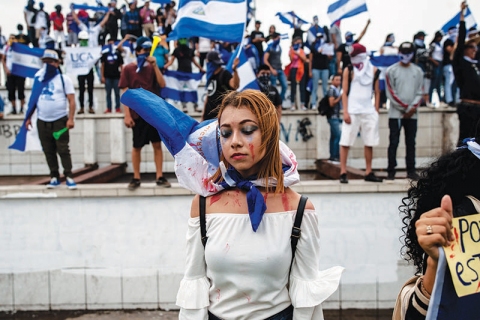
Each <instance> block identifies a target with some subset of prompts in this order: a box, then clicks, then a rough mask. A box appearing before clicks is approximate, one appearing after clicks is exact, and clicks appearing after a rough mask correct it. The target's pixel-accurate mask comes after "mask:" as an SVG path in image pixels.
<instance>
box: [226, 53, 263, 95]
mask: <svg viewBox="0 0 480 320" xmlns="http://www.w3.org/2000/svg"><path fill="white" fill-rule="evenodd" d="M238 50H241V51H240V55H238ZM237 56H238V58H239V59H240V62H239V63H238V66H237V74H238V77H239V78H240V86H239V87H238V89H237V91H243V90H245V89H254V90H260V88H259V87H258V83H257V77H256V75H255V72H253V68H252V65H251V64H250V62H249V61H248V58H247V55H246V54H245V52H244V50H243V45H239V46H238V47H237V49H236V50H235V52H234V53H233V54H232V57H231V58H230V61H229V62H228V64H227V65H226V66H225V69H227V70H228V71H230V73H232V71H233V70H232V66H233V61H234V60H235V58H236V57H237Z"/></svg>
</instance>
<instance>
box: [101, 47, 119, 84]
mask: <svg viewBox="0 0 480 320" xmlns="http://www.w3.org/2000/svg"><path fill="white" fill-rule="evenodd" d="M101 61H102V63H104V67H103V68H104V69H103V76H104V77H105V78H114V79H116V78H120V67H121V66H122V65H123V58H122V53H121V52H120V51H118V50H115V52H113V53H112V52H106V53H104V54H103V55H102V58H101Z"/></svg>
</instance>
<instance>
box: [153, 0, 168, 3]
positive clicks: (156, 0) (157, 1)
mask: <svg viewBox="0 0 480 320" xmlns="http://www.w3.org/2000/svg"><path fill="white" fill-rule="evenodd" d="M151 1H152V2H153V3H159V4H168V3H170V2H172V0H151Z"/></svg>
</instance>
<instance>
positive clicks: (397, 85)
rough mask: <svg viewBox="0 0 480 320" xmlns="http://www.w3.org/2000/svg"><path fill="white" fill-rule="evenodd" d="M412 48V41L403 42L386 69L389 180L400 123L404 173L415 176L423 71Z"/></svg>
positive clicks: (394, 165) (391, 173) (398, 138)
mask: <svg viewBox="0 0 480 320" xmlns="http://www.w3.org/2000/svg"><path fill="white" fill-rule="evenodd" d="M414 50H415V48H414V45H413V43H411V42H403V43H402V44H401V45H400V47H399V54H398V55H399V57H400V61H399V62H397V63H395V64H393V65H392V66H390V67H388V68H387V70H386V73H385V82H386V86H387V88H386V89H387V90H386V91H387V96H388V99H390V109H389V110H388V127H389V129H390V135H389V145H388V168H387V172H388V178H387V179H389V180H393V179H395V173H396V170H395V167H396V166H397V148H398V143H399V140H400V131H401V129H402V127H403V129H404V133H405V147H406V157H405V163H406V165H407V177H408V178H410V179H412V180H417V179H418V174H417V173H416V169H415V138H416V134H417V118H418V106H419V105H420V102H421V100H422V85H423V71H422V69H420V67H418V66H416V65H415V64H413V63H412V62H411V61H412V59H413V55H414Z"/></svg>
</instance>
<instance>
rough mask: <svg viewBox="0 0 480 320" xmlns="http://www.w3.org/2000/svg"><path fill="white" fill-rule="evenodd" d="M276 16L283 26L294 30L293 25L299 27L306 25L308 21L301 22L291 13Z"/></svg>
mask: <svg viewBox="0 0 480 320" xmlns="http://www.w3.org/2000/svg"><path fill="white" fill-rule="evenodd" d="M276 16H277V17H278V18H279V19H280V21H282V22H283V23H285V24H288V25H289V26H290V28H295V24H296V25H297V26H301V25H302V24H308V21H305V20H303V19H302V18H300V17H299V16H297V15H296V14H295V13H294V12H293V11H290V12H277V14H276Z"/></svg>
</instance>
